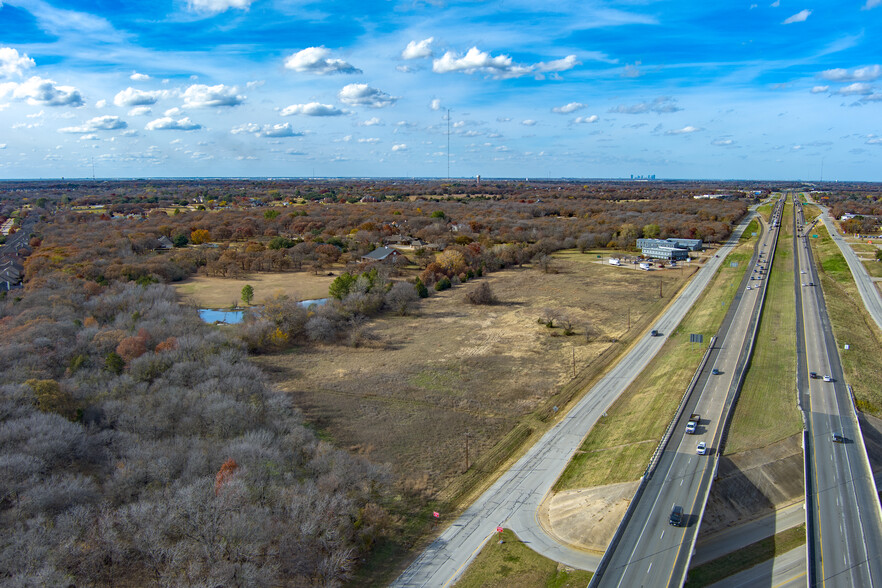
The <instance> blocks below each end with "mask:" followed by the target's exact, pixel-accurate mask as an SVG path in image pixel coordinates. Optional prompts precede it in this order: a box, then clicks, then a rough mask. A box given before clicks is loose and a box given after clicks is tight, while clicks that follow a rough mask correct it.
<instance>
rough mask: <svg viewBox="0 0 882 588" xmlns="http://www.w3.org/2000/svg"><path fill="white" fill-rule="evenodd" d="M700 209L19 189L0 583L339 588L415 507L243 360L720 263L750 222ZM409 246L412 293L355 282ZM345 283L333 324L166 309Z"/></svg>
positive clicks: (493, 198) (263, 312)
mask: <svg viewBox="0 0 882 588" xmlns="http://www.w3.org/2000/svg"><path fill="white" fill-rule="evenodd" d="M707 189H708V188H707V187H706V186H695V187H694V188H693V189H683V188H682V187H673V186H665V185H662V184H636V183H635V184H626V185H624V184H623V185H622V186H609V185H605V184H598V185H591V186H583V185H581V184H578V185H577V184H567V183H564V184H559V185H551V184H549V185H544V184H541V185H531V184H526V185H525V184H520V183H514V182H505V183H499V184H498V185H494V184H491V185H483V186H480V190H479V191H477V187H475V186H471V185H453V184H445V183H441V182H427V183H425V184H421V183H413V184H404V183H394V182H393V183H383V182H360V183H357V182H342V181H341V182H338V183H331V184H325V185H317V184H314V183H313V184H309V183H305V182H299V183H298V182H293V181H292V182H288V183H274V182H257V181H245V182H241V183H235V182H217V183H211V182H207V183H202V182H193V183H186V182H171V181H169V182H153V181H151V182H119V183H110V182H107V183H89V182H83V183H42V184H40V183H36V182H35V183H28V182H19V183H8V184H4V185H3V186H2V190H0V197H2V198H3V200H2V203H0V211H2V214H4V215H6V216H11V215H21V216H30V217H36V218H39V219H40V220H41V222H40V223H39V224H37V225H36V227H35V228H34V229H33V235H32V238H31V240H30V244H31V248H32V251H26V252H22V253H21V254H22V255H23V256H24V257H23V259H25V261H24V285H23V288H20V289H14V290H11V291H10V292H8V293H5V292H4V293H3V294H2V295H0V296H2V298H0V332H2V341H0V473H2V475H0V521H2V525H3V528H4V530H5V532H4V533H3V534H2V537H0V562H2V563H0V578H2V580H0V581H2V582H3V583H8V584H11V585H33V584H40V585H60V584H71V583H72V584H77V585H110V584H114V583H115V584H119V583H123V584H126V583H132V584H144V583H149V584H168V585H183V584H186V585H191V584H205V585H209V584H210V585H242V584H248V585H253V584H258V585H267V584H269V585H273V584H276V585H277V584H285V585H303V586H307V585H309V586H312V585H324V586H333V585H339V584H341V583H345V582H346V581H347V580H348V579H349V578H351V574H352V573H353V571H354V570H355V569H356V567H357V562H358V561H359V560H360V559H361V558H362V557H363V556H364V555H365V554H367V553H369V552H370V551H371V549H372V548H373V547H374V546H375V545H376V544H377V542H382V541H383V538H384V537H387V536H389V534H392V533H395V532H396V529H397V528H398V527H399V525H400V524H401V523H400V521H398V520H397V519H396V518H395V517H394V516H392V515H390V514H389V509H388V508H387V505H389V504H390V502H391V501H393V500H394V497H395V496H396V493H399V492H402V491H404V490H403V489H402V488H400V487H399V486H398V484H397V482H398V481H397V480H393V479H392V478H391V476H390V474H389V473H388V471H387V470H386V469H385V468H384V467H383V466H382V465H378V464H373V463H370V462H369V461H367V460H366V459H365V458H363V457H360V456H356V455H352V454H350V453H347V452H345V451H342V450H339V449H336V448H334V447H333V446H331V445H330V444H328V443H326V442H324V441H320V440H318V439H317V438H316V436H315V435H314V434H313V433H312V432H311V431H310V430H309V429H308V428H307V427H306V426H304V423H303V421H302V418H301V416H300V414H299V413H298V412H297V411H296V410H294V409H293V408H292V407H291V405H290V404H289V402H288V401H287V398H286V397H285V396H284V395H282V394H280V393H278V392H276V391H274V390H272V389H271V388H270V387H269V386H268V385H267V384H266V380H265V378H264V375H263V374H262V373H261V372H260V370H258V369H257V368H256V367H254V365H253V364H251V363H249V362H248V361H247V359H246V358H247V355H246V354H247V353H248V352H249V351H260V350H263V349H270V348H280V347H286V346H289V345H313V344H334V343H338V342H343V343H347V344H351V345H359V344H361V343H364V342H369V338H370V333H369V332H368V331H367V330H366V329H364V328H363V327H364V324H365V321H366V318H367V317H370V316H372V315H374V314H376V313H379V312H395V313H401V314H404V313H407V312H409V310H410V309H411V308H412V307H413V305H415V304H418V299H419V296H423V295H429V294H430V292H431V290H432V289H433V288H432V286H434V285H435V284H438V283H442V282H443V281H445V280H446V281H447V282H448V283H451V284H454V285H455V284H457V283H461V282H464V281H468V280H471V279H474V278H477V277H479V276H481V275H482V274H484V273H486V272H492V271H497V270H499V269H501V268H504V267H510V266H513V265H521V264H525V263H529V262H530V261H531V260H537V259H539V261H541V256H543V255H548V254H550V253H551V252H553V251H557V250H560V249H564V248H574V247H575V248H582V249H583V250H587V249H589V248H593V247H605V246H607V245H610V246H617V247H622V248H629V247H632V246H633V243H634V240H635V239H636V238H638V237H639V236H641V235H652V236H660V237H666V236H682V237H700V238H703V239H705V240H706V241H711V242H713V241H719V240H722V239H725V237H727V236H728V234H729V231H730V229H731V226H732V225H733V223H734V222H736V221H737V220H738V219H739V218H740V217H741V216H742V215H743V214H744V212H745V210H746V206H747V202H748V200H747V199H745V198H742V197H740V196H743V193H742V192H738V193H737V196H739V197H734V195H733V197H731V198H728V199H723V200H694V199H692V198H691V195H692V194H693V193H700V192H702V191H705V190H707ZM298 192H299V194H298ZM470 193H476V194H479V195H476V196H469V195H468V194H470ZM316 194H324V196H322V197H321V198H318V197H315V195H316ZM358 195H360V196H359V198H358V201H357V202H351V201H352V200H353V198H355V196H358ZM367 195H373V196H371V197H370V198H366V196H367ZM329 198H331V199H333V200H331V201H328V200H327V199H329ZM373 198H376V199H377V200H379V199H382V200H384V201H383V202H372V201H371V199H373ZM221 202H226V203H233V204H224V205H221V204H220V203H221ZM91 206H95V207H97V208H95V209H90V208H88V207H91ZM83 207H86V208H83ZM200 207H203V208H205V210H199V208H200ZM395 236H399V237H407V238H409V239H418V240H419V241H418V244H415V245H414V246H413V248H412V249H411V250H410V251H409V252H408V258H409V259H407V260H406V263H408V264H413V265H415V266H416V267H417V268H418V270H416V273H418V275H419V283H417V284H414V283H408V282H407V281H405V280H404V278H402V277H401V276H400V275H398V273H399V272H400V271H401V270H402V267H403V265H402V264H395V263H389V264H387V265H382V264H379V265H378V264H376V263H373V262H369V261H366V260H363V259H362V256H363V255H365V254H366V253H368V252H370V251H372V250H373V249H374V248H376V247H378V246H380V245H382V244H383V243H384V241H385V240H387V239H389V238H391V237H395ZM163 238H165V239H167V240H168V241H170V242H171V243H172V245H171V246H169V245H168V244H167V243H164V241H163ZM537 263H538V262H537ZM330 268H333V271H334V272H335V274H337V275H338V280H341V281H339V282H337V281H336V280H335V283H336V284H337V287H336V288H337V289H336V294H334V292H332V293H331V295H332V296H333V297H334V301H332V302H330V303H328V304H326V305H324V306H322V307H318V308H312V309H304V308H303V307H302V306H300V305H299V304H297V301H296V300H294V299H291V298H285V297H278V298H276V299H274V300H272V301H270V302H269V303H267V304H265V305H263V307H262V308H261V309H259V311H258V312H255V313H253V316H252V318H251V320H249V321H247V322H246V323H245V324H244V325H243V326H242V328H241V329H239V330H238V331H229V332H228V331H220V330H217V329H216V328H214V327H211V326H208V325H205V324H203V323H202V322H201V321H200V319H199V318H198V316H197V314H196V312H195V310H194V309H192V308H188V307H185V306H182V305H180V304H179V302H178V300H177V299H176V298H175V296H174V293H173V290H172V289H171V288H170V287H169V286H168V285H167V284H168V283H169V282H174V281H177V280H181V279H183V278H185V277H188V276H191V275H194V274H196V273H197V272H204V273H206V274H208V275H214V276H229V277H232V276H243V275H247V274H249V273H252V272H261V271H276V272H277V271H289V270H305V269H309V270H310V271H312V272H325V271H328V269H330ZM410 271H411V273H414V271H415V270H414V269H413V268H411V270H410ZM341 272H346V273H342V274H341ZM346 275H348V276H349V277H345V278H344V277H343V276H346ZM420 286H422V288H420ZM476 300H479V301H485V302H492V293H490V296H489V297H488V293H487V292H484V293H483V294H482V296H481V297H479V298H476Z"/></svg>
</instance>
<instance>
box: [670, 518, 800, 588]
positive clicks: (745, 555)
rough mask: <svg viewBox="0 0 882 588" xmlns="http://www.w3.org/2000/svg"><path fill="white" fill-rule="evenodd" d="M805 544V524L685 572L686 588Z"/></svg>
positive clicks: (732, 572) (693, 587)
mask: <svg viewBox="0 0 882 588" xmlns="http://www.w3.org/2000/svg"><path fill="white" fill-rule="evenodd" d="M800 545H805V524H802V525H799V526H798V527H793V528H791V529H787V530H786V531H781V532H780V533H777V534H776V535H773V536H772V537H767V538H765V539H760V540H759V541H757V542H756V543H751V544H750V545H748V546H747V547H744V548H742V549H739V550H738V551H735V552H733V553H730V554H728V555H724V556H723V557H720V558H717V559H715V560H712V561H709V562H707V563H706V564H702V565H700V566H696V567H694V568H692V569H691V570H689V576H688V579H687V580H686V584H685V586H686V588H703V587H704V586H709V585H711V584H713V583H714V582H719V581H720V580H722V579H724V578H728V577H729V576H732V575H734V574H737V573H738V572H741V571H744V570H747V569H750V568H752V567H753V566H755V565H758V564H761V563H763V562H764V561H768V560H770V559H772V558H775V557H778V556H780V555H784V554H785V553H787V552H788V551H792V550H794V549H796V548H797V547H799V546H800Z"/></svg>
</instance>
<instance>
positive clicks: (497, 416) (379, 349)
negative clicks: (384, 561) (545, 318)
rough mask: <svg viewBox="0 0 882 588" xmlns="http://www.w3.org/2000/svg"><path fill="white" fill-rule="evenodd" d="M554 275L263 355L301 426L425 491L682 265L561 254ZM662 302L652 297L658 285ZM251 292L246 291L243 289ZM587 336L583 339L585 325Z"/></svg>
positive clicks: (616, 330)
mask: <svg viewBox="0 0 882 588" xmlns="http://www.w3.org/2000/svg"><path fill="white" fill-rule="evenodd" d="M555 264H556V266H557V268H558V273H550V274H545V273H542V272H540V271H538V270H536V269H527V268H524V269H512V270H507V271H504V272H499V273H495V274H492V275H490V276H488V277H485V278H483V280H486V281H487V282H488V283H489V284H490V286H491V287H492V289H493V291H494V292H495V294H496V295H497V297H498V298H499V300H500V303H499V304H497V305H495V306H471V305H468V304H466V303H465V302H464V294H465V291H466V290H467V289H468V288H469V287H470V286H471V285H472V284H464V285H462V286H458V287H455V288H453V289H452V290H448V291H445V292H442V293H436V294H434V295H433V296H432V297H431V298H429V299H427V300H424V301H423V302H422V305H421V307H420V309H419V311H418V314H417V315H416V316H410V317H383V318H380V319H376V320H374V321H372V322H371V324H370V325H371V329H372V330H373V332H374V334H375V335H376V336H377V337H378V341H379V342H378V344H377V345H375V346H373V347H369V348H350V347H343V346H327V347H320V348H312V349H297V350H293V351H290V352H287V353H282V354H276V355H270V356H263V357H258V358H256V361H257V362H258V363H259V364H260V365H261V366H262V367H264V368H265V369H266V370H267V371H268V372H269V373H270V374H271V377H272V378H273V379H274V380H275V382H276V384H277V385H278V386H279V387H280V388H281V389H283V390H286V391H289V392H290V393H291V394H292V397H293V399H294V402H295V403H296V405H297V406H299V407H300V408H301V409H302V410H303V411H304V413H305V415H306V417H307V420H308V421H310V422H311V423H313V424H314V426H315V427H316V428H317V429H318V430H319V431H320V432H321V434H323V435H326V436H327V437H328V438H330V439H332V440H333V441H334V442H335V443H336V444H338V445H339V446H341V447H348V448H352V449H355V450H357V451H360V452H364V453H367V454H369V455H370V456H371V458H372V459H373V460H375V461H377V462H384V463H389V464H390V465H391V467H392V470H393V472H394V473H395V474H397V476H398V477H399V479H407V480H410V482H411V483H412V484H416V485H418V486H424V487H425V489H426V491H427V494H430V495H432V494H434V493H435V492H437V491H438V490H440V489H442V488H443V487H444V486H445V485H447V484H448V483H449V481H450V480H451V479H452V478H455V477H456V476H457V475H458V474H460V473H461V472H462V470H463V469H464V466H465V460H466V455H465V444H466V436H467V435H468V438H469V447H470V455H469V459H470V462H471V463H474V461H475V460H476V459H477V458H479V457H480V456H481V454H482V453H483V452H485V451H487V450H488V449H490V448H491V447H492V446H493V445H494V444H496V443H497V442H498V441H499V440H500V439H501V438H502V437H503V436H504V435H505V434H506V433H508V432H509V431H510V430H511V429H512V428H513V427H514V426H515V425H516V424H518V422H519V421H520V420H521V419H524V418H526V417H528V415H530V414H531V413H532V412H533V411H534V410H536V409H537V408H539V407H540V406H542V403H543V401H545V400H546V399H548V398H549V397H550V396H551V395H552V394H554V393H555V391H557V390H558V389H559V388H560V387H561V385H562V384H564V383H566V382H567V381H569V380H570V379H571V378H572V376H573V365H574V360H573V357H574V356H575V366H576V369H577V371H578V370H581V369H582V368H583V367H585V366H586V365H588V364H589V363H590V362H591V361H592V360H593V359H594V358H596V357H598V356H599V355H600V354H601V353H602V352H603V351H604V350H605V349H607V347H609V346H610V345H611V344H612V341H613V340H614V339H620V338H622V337H623V335H625V334H626V331H627V330H628V313H629V310H628V308H629V306H630V315H631V323H632V326H633V329H634V330H636V328H637V325H638V324H641V322H642V323H643V324H644V325H648V324H649V321H650V320H651V319H652V317H654V316H655V315H657V314H658V313H659V312H660V311H661V310H662V308H663V307H664V305H665V304H666V303H667V301H668V300H670V297H671V295H672V294H674V293H675V291H676V290H677V289H679V286H680V285H681V284H682V283H683V281H684V279H686V278H687V277H688V275H690V274H691V272H692V271H694V270H693V269H692V268H687V269H686V270H682V271H680V270H675V271H671V270H668V271H659V272H640V271H633V270H628V269H622V268H614V267H610V266H604V265H601V264H598V263H595V257H594V256H588V255H579V254H574V253H572V252H565V253H563V254H562V255H559V256H557V261H556V262H555ZM660 279H662V280H664V284H663V286H662V290H663V294H664V296H665V298H663V299H660V298H659V280H660ZM255 289H256V288H255ZM543 308H556V309H561V310H563V311H565V312H567V313H569V314H571V315H572V316H573V318H574V321H573V322H574V327H575V331H576V334H575V335H573V336H570V337H566V336H563V333H562V329H560V328H554V329H549V328H548V327H546V326H544V325H542V324H539V323H538V322H537V318H538V317H539V316H540V315H541V309H543ZM586 323H587V324H590V325H591V327H592V329H593V330H594V331H595V332H596V334H595V336H594V337H593V338H592V340H591V341H590V342H588V341H586V337H585V336H584V333H585V325H586Z"/></svg>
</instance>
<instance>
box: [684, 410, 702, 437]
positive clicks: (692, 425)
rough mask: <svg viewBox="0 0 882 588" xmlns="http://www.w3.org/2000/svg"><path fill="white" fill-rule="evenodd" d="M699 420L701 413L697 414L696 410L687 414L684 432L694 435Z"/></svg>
mask: <svg viewBox="0 0 882 588" xmlns="http://www.w3.org/2000/svg"><path fill="white" fill-rule="evenodd" d="M700 422H701V415H699V414H698V413H697V412H693V413H692V414H691V415H689V421H688V422H687V423H686V434H687V435H694V434H695V429H697V428H698V423H700Z"/></svg>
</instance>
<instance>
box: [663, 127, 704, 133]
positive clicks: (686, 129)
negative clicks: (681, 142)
mask: <svg viewBox="0 0 882 588" xmlns="http://www.w3.org/2000/svg"><path fill="white" fill-rule="evenodd" d="M700 130H702V129H700V128H699V127H693V126H692V125H687V126H685V127H683V128H682V129H673V130H670V131H665V135H689V134H690V133H697V132H698V131H700Z"/></svg>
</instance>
